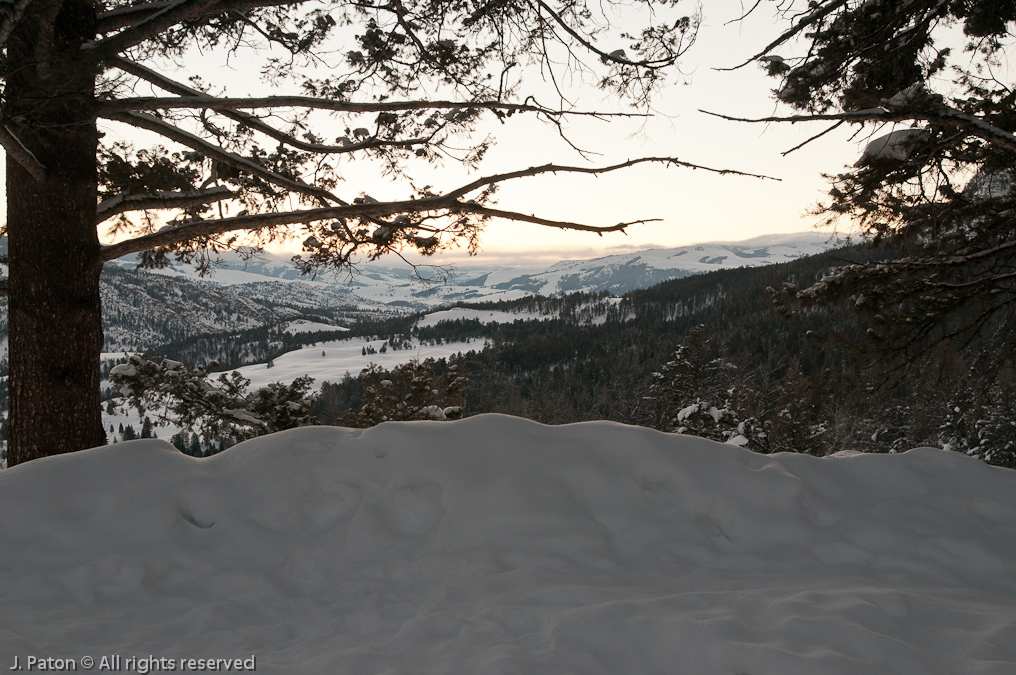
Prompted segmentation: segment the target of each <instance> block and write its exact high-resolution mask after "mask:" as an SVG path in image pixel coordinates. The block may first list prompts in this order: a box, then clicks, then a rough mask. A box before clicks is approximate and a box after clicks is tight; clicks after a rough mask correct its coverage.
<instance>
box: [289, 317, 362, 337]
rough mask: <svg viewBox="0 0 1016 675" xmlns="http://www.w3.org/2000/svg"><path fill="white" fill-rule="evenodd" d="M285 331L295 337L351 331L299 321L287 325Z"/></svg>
mask: <svg viewBox="0 0 1016 675" xmlns="http://www.w3.org/2000/svg"><path fill="white" fill-rule="evenodd" d="M283 330H284V331H285V332H287V333H289V334H290V335H295V334H297V333H327V332H332V331H347V330H349V329H348V328H345V327H343V326H333V325H332V324H330V323H321V322H319V321H307V320H305V319H297V320H296V321H290V322H289V323H288V324H286V327H285V328H284V329H283Z"/></svg>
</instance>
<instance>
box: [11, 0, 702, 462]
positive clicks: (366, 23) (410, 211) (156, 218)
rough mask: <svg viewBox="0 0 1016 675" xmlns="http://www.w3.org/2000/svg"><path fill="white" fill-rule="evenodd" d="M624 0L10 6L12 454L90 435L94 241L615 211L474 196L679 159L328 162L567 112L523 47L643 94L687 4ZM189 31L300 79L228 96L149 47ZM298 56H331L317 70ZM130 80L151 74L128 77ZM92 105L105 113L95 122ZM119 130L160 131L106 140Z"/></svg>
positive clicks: (406, 228)
mask: <svg viewBox="0 0 1016 675" xmlns="http://www.w3.org/2000/svg"><path fill="white" fill-rule="evenodd" d="M630 4H631V3H620V2H615V0H606V1H605V2H603V3H600V4H597V5H587V4H584V3H575V2H572V1H571V0H560V1H555V2H542V1H541V2H509V3H504V2H493V3H474V2H466V3H440V2H430V1H428V0H420V1H417V0H401V1H399V2H392V3H370V2H343V1H341V0H334V1H328V2H323V3H310V4H308V3H303V2H300V1H299V0H272V1H269V2H262V1H260V0H203V1H200V2H186V1H185V2H174V3H168V4H167V3H166V2H162V1H161V0H149V1H146V0H140V1H135V0H99V1H94V0H33V1H31V2H21V1H19V2H13V3H6V4H5V5H4V8H3V9H2V10H0V47H2V48H3V59H2V62H0V77H2V79H3V85H4V86H3V93H2V100H0V108H2V114H3V119H4V124H3V127H2V132H3V133H0V145H2V146H3V148H4V150H5V151H6V156H7V185H8V192H7V210H8V213H7V219H6V223H7V235H8V237H9V242H10V259H9V268H8V269H9V278H8V280H7V283H6V284H4V285H3V286H2V288H0V290H2V291H4V292H6V293H7V294H8V295H9V298H10V342H9V344H10V399H11V403H10V425H11V435H10V454H9V464H10V465H12V466H13V465H15V464H18V463H20V462H24V461H28V460H31V459H33V458H35V457H39V456H42V455H46V454H57V453H61V452H70V451H74V450H79V449H82V448H87V447H91V446H95V445H101V444H102V443H104V442H105V433H104V429H103V426H102V420H101V409H100V405H99V398H98V397H99V385H100V368H99V355H100V353H101V350H102V342H103V340H102V325H101V314H100V296H99V274H100V271H101V268H102V265H103V264H104V263H106V262H108V261H110V260H113V259H116V258H119V257H122V256H125V255H128V254H132V253H136V254H139V255H140V259H141V262H142V264H143V265H145V266H158V265H161V264H164V263H166V262H167V261H168V260H169V259H170V258H171V257H176V258H178V259H180V260H186V261H190V262H193V263H195V264H196V265H197V266H198V267H199V269H201V270H203V271H207V270H208V269H209V268H210V266H211V265H212V264H213V262H214V259H215V256H216V254H217V252H218V251H221V250H224V249H230V248H236V247H238V246H239V245H240V244H241V243H242V242H243V241H244V236H246V235H248V234H250V235H252V236H253V237H254V238H255V239H256V240H258V241H260V242H265V241H272V240H277V239H279V238H284V237H285V236H287V234H286V230H284V229H283V228H286V227H288V226H290V225H297V226H299V231H298V234H296V235H295V236H298V237H299V238H300V240H301V241H302V243H303V255H302V256H299V258H298V260H297V264H298V267H299V268H300V270H301V271H303V272H316V271H327V270H339V269H344V268H347V267H348V266H349V264H350V262H351V261H352V260H354V259H356V258H357V256H360V255H363V256H365V257H368V258H374V257H378V256H380V255H383V254H385V253H388V252H392V251H396V252H398V251H402V250H410V251H417V252H420V253H423V254H430V253H433V252H435V251H438V250H440V249H444V248H447V247H449V246H454V245H457V244H459V243H463V244H465V245H466V246H468V247H469V249H470V250H475V249H476V247H477V244H478V235H479V233H480V230H481V229H482V228H483V226H484V224H485V223H486V222H487V221H488V220H489V219H491V218H494V217H497V218H507V219H512V220H517V221H526V222H533V223H538V224H544V225H550V226H553V227H559V228H571V229H585V230H592V231H601V232H602V231H617V230H623V229H624V228H625V227H626V224H625V223H620V224H617V225H584V224H575V223H569V222H560V221H550V220H546V219H542V218H539V217H538V216H534V215H532V214H531V213H529V212H528V211H526V212H522V211H520V212H508V211H505V210H502V209H496V208H493V206H492V201H491V200H492V197H493V194H494V192H495V190H496V188H497V186H498V185H499V184H501V183H503V182H504V181H506V180H514V179H516V178H520V177H525V176H536V175H541V174H550V173H561V172H569V171H572V172H574V171H578V172H582V173H599V172H602V171H612V170H615V169H621V168H624V167H627V166H631V165H632V164H637V163H641V162H658V163H661V164H669V165H678V166H682V165H683V166H690V165H688V164H687V163H684V162H681V161H678V160H676V159H674V158H640V159H634V160H631V161H628V162H624V163H622V164H619V165H616V166H611V167H602V168H599V169H597V168H590V167H566V166H559V165H553V164H547V165H544V166H541V167H533V168H530V169H523V170H521V171H517V172H508V173H504V174H500V175H496V176H489V177H486V178H482V179H478V180H474V181H471V182H469V183H467V184H465V185H463V186H461V187H460V188H458V189H452V190H448V191H445V192H435V191H434V190H433V189H431V188H430V187H427V188H422V189H421V190H419V191H415V190H414V191H412V192H409V193H405V194H403V195H399V196H398V197H397V198H396V199H395V200H393V201H387V202H378V201H377V200H375V199H374V198H372V197H370V196H369V195H366V194H364V193H362V189H363V188H362V186H358V185H351V184H348V183H347V180H352V179H347V178H344V176H355V175H357V174H358V173H359V172H350V171H345V170H340V167H339V160H342V161H345V160H346V159H348V158H350V157H369V158H371V159H373V160H376V161H377V162H378V163H379V165H380V166H381V168H382V170H383V171H385V172H386V173H389V174H394V175H406V176H407V177H408V176H409V175H411V173H412V170H413V169H414V168H415V167H416V166H419V164H416V163H430V162H437V161H439V160H441V159H445V160H446V159H447V158H449V157H458V158H461V160H462V162H463V163H464V164H465V165H466V166H467V167H472V166H475V165H476V163H477V162H478V161H479V160H480V159H481V158H482V157H483V155H484V153H485V151H486V150H487V149H488V148H489V147H490V144H491V142H492V139H490V138H487V137H486V136H485V135H484V134H477V135H476V136H475V137H473V136H471V135H470V132H471V131H472V130H473V129H474V128H475V127H476V125H477V124H478V122H479V121H480V120H481V118H485V119H492V120H494V119H496V120H502V121H507V119H508V118H509V117H511V116H513V115H516V114H521V115H531V116H539V117H541V118H542V119H544V120H546V121H548V122H549V123H550V124H552V125H557V126H558V128H560V129H561V130H562V132H563V131H565V126H564V122H565V120H566V119H567V118H568V117H569V116H573V115H577V114H581V113H582V112H583V111H575V112H572V111H570V110H566V109H564V106H565V104H564V103H562V106H546V105H542V104H541V103H539V102H538V100H537V98H536V95H537V94H538V90H539V88H540V87H542V86H543V84H542V83H540V84H539V85H538V86H536V87H534V86H529V85H528V84H527V82H529V81H530V78H529V76H528V75H527V77H526V78H523V77H522V70H523V68H521V67H520V64H528V63H539V64H541V67H542V68H543V70H544V73H547V71H548V70H549V71H550V73H548V74H547V76H548V77H552V80H553V82H554V83H555V84H556V85H559V86H560V85H561V83H563V82H565V81H566V80H568V79H573V81H575V82H579V83H581V82H582V80H583V79H584V78H583V77H581V76H580V77H576V78H571V77H569V78H562V76H563V75H564V74H565V70H567V73H568V74H569V76H572V75H576V74H588V75H589V77H588V78H585V80H586V81H592V82H594V83H595V84H596V85H597V86H600V87H602V88H603V89H605V90H606V91H607V92H609V93H610V94H612V95H614V96H616V97H620V98H621V99H623V100H625V101H628V102H634V103H635V104H636V105H638V106H640V107H642V108H646V107H647V106H648V104H649V102H650V97H651V94H652V93H653V91H654V90H655V89H657V88H658V87H659V86H660V85H662V84H663V83H665V82H666V79H667V75H668V73H673V72H675V70H676V69H675V66H676V64H677V61H678V58H679V57H680V56H681V55H682V54H683V53H684V51H685V50H686V49H687V48H688V47H689V46H690V45H691V43H692V42H693V40H694V37H695V33H696V29H697V27H698V19H697V16H695V15H694V14H692V15H688V14H687V13H686V12H685V11H684V10H683V7H681V6H680V5H681V4H683V3H677V2H670V1H667V2H652V1H651V0H637V1H636V2H635V4H636V5H638V6H640V7H643V8H644V9H646V10H647V11H646V12H645V13H644V14H638V13H634V14H632V16H646V17H651V19H646V25H644V26H639V25H638V22H639V19H635V20H634V23H633V24H631V25H625V26H624V27H623V28H622V27H618V26H616V25H612V23H611V22H612V21H616V16H617V15H616V12H617V11H618V10H619V9H620V8H621V7H625V8H626V13H627V8H628V7H629V6H630ZM692 11H693V12H694V9H693V10H692ZM650 20H651V23H649V21H650ZM340 31H348V35H349V36H351V37H350V38H349V39H351V40H355V43H356V44H355V47H353V48H352V49H349V50H348V51H346V52H345V54H344V55H343V57H342V58H341V59H340V60H338V61H337V62H336V59H335V58H333V57H335V56H336V55H337V54H338V51H337V44H336V41H338V40H340V39H346V35H347V34H346V33H344V34H343V35H342V36H339V35H337V33H338V32H340ZM199 50H200V53H201V58H202V59H203V60H207V59H221V60H222V61H223V62H226V61H227V60H228V62H230V63H235V62H246V63H250V64H251V65H252V67H253V68H256V69H258V70H259V71H260V72H261V73H262V74H263V76H264V78H265V81H266V84H267V87H268V91H267V92H266V93H270V94H274V93H276V92H277V91H280V92H298V93H299V94H300V95H299V96H292V95H286V96H261V97H258V96H254V97H249V98H237V97H231V96H230V95H229V94H228V93H223V91H222V90H221V89H220V88H219V86H220V85H219V83H215V82H207V83H206V82H204V81H202V80H201V79H199V78H197V77H192V76H193V75H194V73H188V72H186V71H185V70H181V69H180V68H176V69H173V68H167V64H173V63H177V64H181V63H187V62H188V59H189V57H191V56H193V55H194V54H195V53H196V52H198V51H199ZM316 63H328V71H327V72H320V73H315V72H313V70H312V69H310V68H311V66H312V65H313V64H316ZM302 66H307V68H303V67H302ZM146 89H154V90H157V91H158V92H159V93H158V94H157V95H154V96H137V95H135V92H138V91H141V90H146ZM559 93H561V97H560V100H561V101H562V102H563V101H566V100H567V99H568V93H567V92H559ZM286 110H288V111H290V112H285V111H286ZM329 114H331V115H336V116H338V119H337V120H335V119H332V118H327V117H325V116H326V115H329ZM99 120H101V124H102V125H103V126H107V125H109V126H111V127H115V129H116V131H115V133H113V134H110V135H109V136H106V137H103V134H100V132H99ZM134 129H140V130H143V131H144V132H145V133H147V134H154V135H156V136H160V137H161V138H162V140H163V142H165V143H169V144H171V145H172V147H171V148H166V147H164V146H162V145H158V144H156V145H152V146H150V147H143V148H135V147H133V146H132V145H131V144H129V143H127V142H125V141H123V140H120V139H123V138H124V137H125V136H128V135H129V133H130V130H134ZM462 148H465V150H464V151H462V152H459V150H460V149H462ZM412 182H413V181H411V180H405V181H403V184H404V185H410V184H411V183H412ZM358 194H359V196H357V195H358ZM294 207H295V208H294ZM97 224H98V225H99V226H101V228H102V232H103V234H105V232H106V231H107V230H108V229H112V230H115V231H116V233H117V239H118V241H117V243H115V244H113V245H110V246H101V245H100V240H99V234H100V231H99V229H97Z"/></svg>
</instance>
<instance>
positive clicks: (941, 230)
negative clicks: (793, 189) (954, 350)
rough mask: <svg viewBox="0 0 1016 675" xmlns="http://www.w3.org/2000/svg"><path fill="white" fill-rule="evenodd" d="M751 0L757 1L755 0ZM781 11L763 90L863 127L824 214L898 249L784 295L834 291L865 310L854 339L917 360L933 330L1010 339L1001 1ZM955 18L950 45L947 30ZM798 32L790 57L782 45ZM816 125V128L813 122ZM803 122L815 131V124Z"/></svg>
mask: <svg viewBox="0 0 1016 675" xmlns="http://www.w3.org/2000/svg"><path fill="white" fill-rule="evenodd" d="M757 6H758V5H757V4H756V7H757ZM779 11H780V12H782V13H783V14H784V15H785V16H790V17H793V22H792V24H791V25H790V26H788V27H787V28H786V29H785V30H784V32H783V33H782V34H780V35H779V36H778V37H777V38H776V39H774V40H773V41H772V42H771V43H770V44H768V45H766V46H765V48H764V49H763V50H762V51H760V52H759V53H758V54H757V55H756V56H755V57H754V58H753V59H752V61H754V62H757V63H760V64H761V65H763V66H764V67H765V68H766V69H767V70H768V72H769V74H770V75H772V76H773V77H775V78H776V79H777V80H778V82H779V85H778V89H777V91H776V98H777V99H778V100H779V101H780V102H781V103H783V104H785V105H787V106H789V107H791V108H792V109H795V110H796V111H798V112H799V113H800V114H796V115H781V116H775V117H770V118H766V119H765V120H755V121H766V122H771V121H777V120H779V121H790V122H802V121H816V120H818V121H827V122H828V123H829V124H830V125H831V126H838V125H841V124H844V123H848V124H853V125H858V126H859V127H861V131H860V132H859V133H860V134H870V135H871V136H873V137H874V138H873V139H872V140H871V141H870V142H869V143H868V144H867V147H866V148H865V150H864V152H863V153H862V154H861V157H860V158H859V159H858V161H857V163H856V164H855V165H854V166H853V167H851V168H850V169H848V170H847V171H846V172H844V173H841V174H840V175H838V176H836V177H834V178H833V179H832V182H833V185H832V189H831V190H830V193H829V199H828V201H827V202H825V203H824V204H822V205H821V206H820V213H823V214H824V215H825V216H826V217H827V218H828V222H830V223H836V222H839V221H844V222H848V223H850V224H851V226H852V224H853V223H857V224H858V225H859V228H860V233H861V234H862V235H863V236H864V237H866V238H869V239H871V240H873V241H886V242H891V243H892V244H893V245H894V246H895V247H897V248H899V249H900V250H902V251H904V252H905V255H904V256H902V257H899V258H898V259H895V260H888V261H881V262H877V263H874V262H873V263H867V264H855V265H848V266H845V267H841V268H840V269H839V270H838V271H837V272H835V273H833V274H830V275H828V276H827V277H825V278H823V279H822V280H821V281H819V282H818V283H816V284H813V285H811V286H809V287H807V288H803V289H801V288H798V287H797V285H795V284H784V286H783V288H782V289H780V291H779V293H777V292H776V291H775V290H774V291H773V292H774V294H777V295H782V296H784V298H790V299H791V300H793V301H794V302H796V303H802V304H804V305H809V304H812V303H815V302H823V303H828V302H834V301H843V302H846V303H848V304H849V306H850V307H851V308H853V309H854V310H856V311H858V312H860V313H862V314H863V315H865V316H867V317H869V318H870V319H871V320H872V321H873V322H874V324H875V325H874V326H873V327H872V328H870V329H869V331H868V337H869V339H868V342H867V345H868V348H869V349H870V350H872V351H875V352H879V353H881V354H882V355H883V356H890V357H895V358H897V359H899V360H901V361H902V362H903V363H911V364H916V363H919V362H920V357H921V356H922V355H923V354H926V353H929V352H930V351H931V350H933V349H934V346H935V345H936V344H937V343H939V342H942V341H946V342H950V343H953V344H954V345H956V346H958V347H960V348H963V347H966V346H968V345H970V344H972V339H973V338H974V337H975V336H978V335H984V336H986V337H987V339H989V340H990V341H991V342H993V343H995V344H997V345H999V346H1000V347H1001V348H1000V349H999V350H997V352H996V353H997V356H998V358H999V359H1001V360H1007V359H1011V358H1012V357H1013V355H1014V353H1016V323H1014V321H1016V313H1014V312H1013V306H1014V303H1016V274H1013V268H1014V265H1016V220H1014V219H1013V218H1012V215H1011V214H1012V211H1013V208H1014V207H1016V190H1014V189H1013V186H1014V179H1016V176H1014V174H1013V168H1012V167H1013V166H1014V165H1016V137H1014V133H1016V115H1013V93H1012V92H1013V91H1014V88H1016V81H1014V79H1013V78H1014V75H1013V71H1012V70H1011V69H1008V68H1006V67H1005V65H1004V64H1005V63H1006V57H1007V55H1008V50H1009V48H1010V47H1011V46H1012V44H1013V41H1014V35H1016V32H1014V24H1016V3H1013V2H1009V1H1005V2H974V1H951V2H942V1H940V0H912V1H908V2H891V1H888V0H871V1H868V2H844V1H843V0H810V1H809V2H807V3H805V2H803V1H802V2H793V3H785V4H782V5H781V7H780V10H779ZM954 26H958V27H960V28H962V33H963V37H962V39H963V40H964V41H965V45H962V51H961V52H957V53H954V51H955V50H954V49H953V45H950V44H948V41H949V40H950V39H953V40H954V39H956V37H957V33H956V32H955V31H951V30H950V29H951V28H952V27H954ZM802 39H803V40H804V42H805V45H804V48H803V50H802V51H800V52H799V53H801V54H803V56H801V57H799V58H796V59H789V58H783V57H782V56H780V55H779V54H778V52H779V51H780V49H781V48H783V47H787V46H789V44H790V43H791V42H792V41H794V40H802ZM819 135H821V134H819ZM816 137H817V136H816Z"/></svg>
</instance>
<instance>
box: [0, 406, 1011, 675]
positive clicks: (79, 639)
mask: <svg viewBox="0 0 1016 675" xmlns="http://www.w3.org/2000/svg"><path fill="white" fill-rule="evenodd" d="M0 512H2V513H3V514H4V518H3V520H2V523H0V550H3V551H4V555H3V556H2V557H0V649H2V652H3V653H4V654H6V655H7V658H8V659H9V660H10V662H11V663H10V664H9V665H11V666H12V665H13V657H14V656H18V657H19V658H20V660H21V665H22V666H24V665H25V662H26V659H27V658H28V657H29V656H35V657H37V658H43V657H57V658H68V659H80V658H81V657H82V656H83V655H90V656H91V657H93V658H95V659H96V664H98V663H99V661H98V659H99V658H100V657H101V656H102V655H121V657H122V658H123V659H127V658H129V657H131V656H141V657H145V658H147V657H150V656H152V657H155V658H156V659H158V658H171V659H181V658H195V659H196V658H206V659H207V658H213V659H215V658H221V659H236V658H242V659H249V658H250V657H252V656H254V657H256V666H257V671H258V672H262V673H269V674H274V673H279V674H283V673H286V674H288V673H296V674H301V673H308V674H309V673H315V674H316V673H321V674H331V673H382V672H384V673H504V674H507V673H526V674H537V675H539V674H547V675H550V674H555V675H556V674H559V673H604V674H607V673H610V674H617V673H639V674H654V673H660V674H663V673H666V674H668V675H669V674H672V673H683V674H696V673H702V674H707V673H708V674H709V675H713V674H716V673H729V674H732V675H735V674H747V673H751V674H752V675H764V674H772V675H777V674H778V675H794V674H801V675H813V674H815V673H822V674H823V675H836V674H846V673H851V674H855V673H856V674H861V673H864V674H868V673H914V674H918V673H919V674H920V675H933V674H936V673H941V674H943V675H945V674H947V673H948V674H950V675H952V674H954V673H979V674H998V675H1002V674H1003V673H1013V672H1016V610H1014V609H1013V608H1014V607H1016V473H1014V472H1009V471H1006V470H1002V469H998V468H993V467H989V466H987V465H984V464H982V463H980V462H978V461H976V460H972V459H969V458H966V457H963V456H960V455H957V454H954V453H948V452H945V451H941V450H933V449H918V450H912V451H910V452H907V453H905V454H903V455H896V456H878V455H856V454H854V455H852V454H849V453H845V454H842V455H839V456H835V457H829V458H824V459H816V458H813V457H807V456H801V455H775V456H768V457H767V456H761V455H755V454H752V453H750V452H747V451H745V450H743V449H741V448H737V447H733V446H729V445H721V444H717V443H713V442H710V441H704V440H700V439H695V438H689V437H684V436H675V435H667V434H661V433H657V432H654V431H649V430H645V429H640V428H635V427H625V426H622V425H617V424H612V423H605V422H602V423H601V422H594V423H583V424H575V425H569V426H563V427H546V426H541V425H538V424H535V423H532V422H528V421H524V420H520V419H517V418H511V417H504V416H498V415H482V416H478V417H473V418H470V419H466V420H463V421H459V422H411V423H395V424H391V423H389V424H383V425H381V426H379V427H375V428H373V429H369V430H364V431H361V430H355V431H354V430H347V429H339V428H329V427H314V428H304V429H297V430H292V431H288V432H283V433H279V434H274V435H271V436H266V437H262V438H258V439H255V440H252V441H248V442H245V443H242V444H240V445H237V446H235V447H233V448H231V449H230V450H228V451H226V452H224V453H222V454H219V455H216V456H214V457H211V458H207V459H193V458H191V457H188V456H185V455H183V454H180V453H178V452H177V451H176V450H174V449H173V448H172V447H171V446H170V445H168V444H167V443H165V442H162V441H158V440H146V441H134V442H129V443H121V444H117V445H114V446H107V447H103V448H96V449H93V450H89V451H86V452H81V453H76V454H72V455H66V456H61V457H53V458H49V459H44V460H38V461H34V462H30V463H28V464H26V465H22V466H18V467H16V468H14V469H11V470H8V471H4V472H2V473H0ZM177 665H179V662H177ZM178 669H179V668H178ZM80 670H81V669H80V668H79V671H80ZM97 670H98V668H97Z"/></svg>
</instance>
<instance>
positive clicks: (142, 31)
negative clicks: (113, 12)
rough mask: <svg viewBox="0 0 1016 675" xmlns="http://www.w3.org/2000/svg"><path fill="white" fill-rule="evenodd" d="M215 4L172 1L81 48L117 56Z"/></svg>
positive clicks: (213, 1)
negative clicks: (118, 30) (114, 32)
mask: <svg viewBox="0 0 1016 675" xmlns="http://www.w3.org/2000/svg"><path fill="white" fill-rule="evenodd" d="M216 3H217V0H174V1H172V2H169V3H168V4H166V5H164V6H162V7H161V8H159V9H156V10H155V11H154V12H153V13H151V14H149V15H148V16H146V17H145V18H143V19H141V20H139V21H137V22H135V23H133V24H131V25H130V26H128V27H126V28H124V29H123V30H122V31H120V32H119V33H116V34H115V35H111V36H109V37H107V38H102V39H101V40H94V41H92V42H86V43H85V44H83V45H82V46H81V48H82V49H89V50H98V51H100V52H102V53H105V54H109V55H112V54H118V53H120V52H122V51H124V50H125V49H129V48H130V47H133V46H134V45H137V44H140V43H142V42H144V41H145V40H148V39H150V38H152V37H155V36H156V35H159V34H160V33H162V32H164V31H166V30H168V29H169V28H172V27H173V26H175V25H176V24H178V23H180V22H182V21H186V20H188V19H194V18H196V17H198V16H200V15H202V14H204V13H205V12H206V11H207V10H208V9H209V8H210V7H213V6H214V5H215V4H216Z"/></svg>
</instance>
